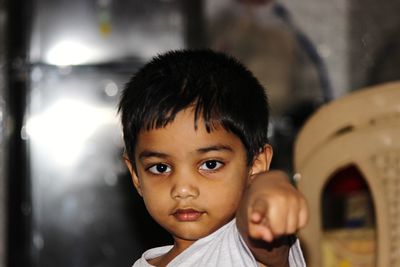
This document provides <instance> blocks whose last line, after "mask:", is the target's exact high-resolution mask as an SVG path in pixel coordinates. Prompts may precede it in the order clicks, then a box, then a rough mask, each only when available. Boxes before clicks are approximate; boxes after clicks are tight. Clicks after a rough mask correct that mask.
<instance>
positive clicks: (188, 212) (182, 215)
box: [172, 209, 204, 222]
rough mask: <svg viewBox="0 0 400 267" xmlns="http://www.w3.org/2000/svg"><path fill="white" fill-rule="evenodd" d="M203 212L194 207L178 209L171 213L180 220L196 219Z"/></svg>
mask: <svg viewBox="0 0 400 267" xmlns="http://www.w3.org/2000/svg"><path fill="white" fill-rule="evenodd" d="M203 213H204V212H202V211H198V210H195V209H178V210H176V211H175V212H174V213H173V214H172V215H173V216H174V217H175V218H176V219H177V220H178V221H180V222H193V221H197V220H198V219H199V218H200V216H201V215H203Z"/></svg>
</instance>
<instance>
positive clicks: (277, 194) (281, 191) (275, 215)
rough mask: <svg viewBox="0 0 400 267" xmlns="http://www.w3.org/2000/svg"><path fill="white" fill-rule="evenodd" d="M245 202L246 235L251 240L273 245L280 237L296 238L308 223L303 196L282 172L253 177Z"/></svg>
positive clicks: (271, 172)
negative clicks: (297, 233) (298, 232)
mask: <svg viewBox="0 0 400 267" xmlns="http://www.w3.org/2000/svg"><path fill="white" fill-rule="evenodd" d="M246 202H247V205H246V206H247V227H248V235H249V237H250V238H252V239H261V240H264V241H266V242H272V241H273V240H274V239H276V238H279V237H281V236H284V235H291V234H295V233H296V231H297V230H299V229H300V228H303V227H304V226H305V225H306V223H307V220H308V208H307V204H306V201H305V199H304V197H303V195H302V194H301V193H300V192H299V191H298V190H297V189H296V188H295V187H293V186H292V185H291V184H290V183H289V179H288V177H287V175H286V174H285V173H284V172H282V171H270V172H268V173H266V172H264V173H260V174H257V175H256V176H255V177H253V180H252V182H251V184H250V185H249V188H248V192H247V201H246Z"/></svg>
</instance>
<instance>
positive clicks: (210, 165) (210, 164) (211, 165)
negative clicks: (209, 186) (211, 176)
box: [200, 160, 224, 171]
mask: <svg viewBox="0 0 400 267" xmlns="http://www.w3.org/2000/svg"><path fill="white" fill-rule="evenodd" d="M223 165H224V164H223V163H222V162H220V161H218V160H207V161H206V162H204V163H203V164H201V165H200V170H205V171H214V170H218V169H219V168H221V167H222V166H223Z"/></svg>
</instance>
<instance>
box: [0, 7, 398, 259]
mask: <svg viewBox="0 0 400 267" xmlns="http://www.w3.org/2000/svg"><path fill="white" fill-rule="evenodd" d="M399 12H400V1H397V0H385V1H380V2H378V1H372V0H354V1H346V0H338V1H319V0H303V1H295V0H280V1H272V0H270V1H268V0H241V1H240V0H190V1H184V0H146V1H141V0H118V1H116V0H0V267H5V266H9V267H14V266H15V267H19V266H21V267H22V266H24V267H27V266H32V267H47V266H49V267H52V266H58V267H64V266H65V267H67V266H68V267H85V266H93V267H106V266H131V265H132V264H133V262H134V261H135V259H137V258H138V257H140V255H141V254H142V253H143V251H144V250H145V249H148V248H150V247H154V246H157V245H164V244H169V243H170V242H171V240H170V239H169V237H168V235H167V234H166V233H165V232H164V231H163V230H162V229H160V228H159V227H158V226H157V225H155V223H154V222H153V221H152V220H151V219H150V218H149V216H148V214H147V212H146V211H145V209H144V207H143V204H142V202H141V200H140V198H139V196H138V195H137V193H136V192H135V190H134V188H133V186H132V185H131V181H130V177H129V176H128V174H127V171H126V169H125V167H124V166H123V163H122V161H121V154H122V149H123V147H122V138H121V131H120V128H119V127H120V126H119V122H118V115H117V110H116V105H117V102H118V99H119V95H120V92H121V90H122V88H123V86H124V83H125V82H126V81H127V79H128V77H130V76H131V75H132V74H133V73H134V72H135V70H136V69H137V68H139V67H140V66H142V65H143V64H144V63H145V62H146V61H147V60H149V59H150V58H151V57H152V56H154V55H156V54H157V53H162V52H165V51H167V50H171V49H180V48H204V47H210V48H212V49H215V50H219V51H225V52H228V53H230V54H233V55H235V56H237V57H238V58H239V59H241V60H242V61H243V62H244V63H245V64H246V65H247V66H248V67H249V68H250V69H251V70H252V71H253V72H254V73H255V75H256V76H257V77H258V78H259V79H260V81H261V82H262V84H263V85H264V86H265V87H266V88H267V90H268V94H269V97H270V102H271V110H272V111H271V112H272V119H271V127H270V129H271V133H270V136H271V142H272V145H273V147H274V150H275V151H274V161H273V168H280V169H284V170H285V171H287V173H289V174H290V175H293V174H294V173H295V170H294V166H293V144H294V142H295V139H296V136H297V134H298V133H299V130H300V129H301V127H302V126H303V125H304V123H305V122H306V120H307V119H308V118H309V117H310V115H312V114H313V113H314V112H315V111H316V110H317V109H318V108H319V107H321V106H322V105H324V104H326V103H328V102H331V101H335V100H336V99H340V98H341V97H343V96H346V95H347V94H350V93H351V92H352V91H354V90H356V89H358V88H364V87H366V86H370V85H375V84H380V83H384V82H388V81H394V80H396V79H399V78H400V34H399V32H400V31H399V28H400V16H399V15H398V14H399ZM399 110H400V109H399ZM346 175H347V176H346ZM337 176H338V177H339V178H338V179H339V180H338V181H339V183H337V184H336V185H335V184H333V185H331V187H332V190H333V191H332V192H333V193H334V192H338V191H339V192H342V191H343V190H345V191H346V188H347V187H348V185H346V183H343V179H344V180H346V177H349V176H351V177H352V179H353V180H352V181H354V179H355V180H357V179H358V180H357V181H356V182H354V183H355V184H356V185H358V187H357V186H356V189H357V190H358V189H360V190H363V192H364V191H365V190H366V192H367V197H369V198H370V195H368V186H366V185H365V183H364V182H363V180H362V179H363V178H362V175H360V173H359V171H358V170H357V169H354V168H353V167H350V168H348V169H346V171H345V172H340V173H338V174H337ZM343 177H345V178H343ZM340 181H342V183H340ZM354 183H352V184H353V185H354ZM346 186H347V187H346ZM343 188H344V189H343ZM353 189H354V188H353ZM335 190H336V191H335ZM328 193H329V192H328ZM371 201H372V200H371V199H370V200H368V201H366V202H365V201H364V202H362V203H363V204H367V205H370V203H371ZM342 202H343V201H339V202H337V201H336V202H335V203H336V204H335V205H334V206H332V207H331V208H329V207H328V208H327V211H325V213H324V215H323V216H324V218H327V220H326V223H325V224H324V227H325V228H326V229H327V230H329V229H335V228H340V227H344V226H346V224H345V222H344V220H345V219H343V218H342V217H340V216H336V215H337V214H342V213H343V211H342V210H341V206H340V205H342V204H343V203H342ZM337 203H339V204H337ZM311 212H312V213H313V211H311ZM369 214H370V215H368V216H374V214H373V212H371V213H369ZM329 218H330V219H329ZM332 218H335V219H332ZM338 218H339V219H338ZM340 218H342V219H340ZM365 224H367V226H370V227H373V226H374V220H373V218H372V219H371V218H369V217H368V221H367V220H365ZM364 226H365V225H364ZM374 264H375V262H374V261H372V262H371V265H368V266H375V265H374ZM326 266H327V265H326ZM332 266H333V265H332ZM341 266H350V265H341ZM354 266H355V265H354ZM363 266H364V265H363ZM365 266H366V265H365Z"/></svg>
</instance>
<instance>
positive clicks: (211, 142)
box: [127, 109, 271, 241]
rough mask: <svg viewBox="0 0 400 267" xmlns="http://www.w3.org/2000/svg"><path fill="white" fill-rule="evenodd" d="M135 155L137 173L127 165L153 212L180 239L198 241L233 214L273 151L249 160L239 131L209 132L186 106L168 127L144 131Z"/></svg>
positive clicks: (139, 138) (164, 226)
mask: <svg viewBox="0 0 400 267" xmlns="http://www.w3.org/2000/svg"><path fill="white" fill-rule="evenodd" d="M268 151H269V152H271V150H270V149H268ZM269 152H268V153H269ZM134 160H135V163H136V168H137V175H136V174H135V172H134V171H133V169H132V166H130V164H129V162H127V163H128V167H129V169H130V171H131V174H132V177H133V181H134V184H135V187H136V189H137V190H138V192H139V194H140V195H141V196H142V197H143V199H144V202H145V205H146V207H147V210H148V211H149V213H150V214H151V216H152V217H153V218H154V219H155V220H156V221H157V222H158V223H159V224H160V225H161V226H162V227H163V228H165V229H166V230H167V231H169V232H170V233H171V234H172V235H173V236H174V238H175V240H176V241H178V240H186V241H195V240H197V239H199V238H202V237H204V236H207V235H208V234H210V233H212V232H214V231H215V230H217V229H218V228H220V227H221V226H223V225H224V224H226V223H227V222H229V221H230V220H231V219H233V218H234V216H235V212H236V209H237V208H238V205H239V201H240V199H241V197H242V194H243V191H244V189H245V188H246V186H247V185H248V182H249V180H250V179H251V178H250V176H251V174H252V173H254V172H258V171H262V169H263V168H264V169H265V168H268V165H269V160H270V157H269V158H267V159H266V161H267V162H264V163H263V164H261V165H262V166H261V165H260V166H256V167H255V166H254V165H253V166H248V165H247V158H246V150H245V147H244V146H243V144H242V142H241V140H240V139H239V138H238V137H237V136H236V135H234V134H232V133H229V132H227V131H226V130H225V129H224V128H222V127H217V128H215V129H214V130H213V131H211V132H210V133H208V132H207V131H206V129H205V127H204V123H203V121H202V120H201V119H200V120H199V121H198V129H197V130H196V129H195V128H194V115H193V111H192V109H186V110H184V111H181V112H179V113H178V114H177V116H176V118H175V120H174V121H173V122H171V123H170V124H168V125H167V126H166V127H165V128H160V129H153V130H149V131H142V132H141V133H140V134H139V136H138V142H137V145H136V149H135V158H134ZM258 164H260V163H259V162H258ZM263 166H264V167H263Z"/></svg>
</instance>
